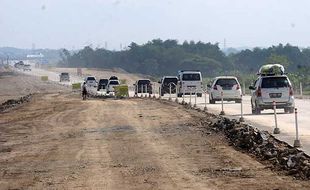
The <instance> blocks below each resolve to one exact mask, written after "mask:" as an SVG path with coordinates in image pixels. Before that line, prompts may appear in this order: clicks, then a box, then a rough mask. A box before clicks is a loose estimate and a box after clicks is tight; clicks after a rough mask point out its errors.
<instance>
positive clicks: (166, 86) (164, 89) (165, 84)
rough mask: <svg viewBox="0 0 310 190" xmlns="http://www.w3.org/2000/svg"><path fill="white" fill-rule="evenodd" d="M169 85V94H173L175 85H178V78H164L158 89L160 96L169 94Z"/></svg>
mask: <svg viewBox="0 0 310 190" xmlns="http://www.w3.org/2000/svg"><path fill="white" fill-rule="evenodd" d="M170 84H171V93H172V94H175V93H176V89H177V85H178V77H176V76H164V77H163V78H162V79H161V81H160V89H161V91H160V92H161V96H164V95H165V94H169V93H170Z"/></svg>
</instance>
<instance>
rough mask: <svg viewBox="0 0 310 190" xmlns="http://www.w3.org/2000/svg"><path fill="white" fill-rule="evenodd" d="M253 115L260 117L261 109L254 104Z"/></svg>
mask: <svg viewBox="0 0 310 190" xmlns="http://www.w3.org/2000/svg"><path fill="white" fill-rule="evenodd" d="M255 114H256V115H260V114H261V109H260V108H259V107H258V106H257V105H256V104H255Z"/></svg>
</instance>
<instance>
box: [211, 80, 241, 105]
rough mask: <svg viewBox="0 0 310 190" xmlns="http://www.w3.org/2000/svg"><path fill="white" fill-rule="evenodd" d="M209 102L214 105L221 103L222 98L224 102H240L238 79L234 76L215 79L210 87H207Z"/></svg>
mask: <svg viewBox="0 0 310 190" xmlns="http://www.w3.org/2000/svg"><path fill="white" fill-rule="evenodd" d="M208 89H209V90H208V91H209V102H210V104H215V102H216V101H221V100H222V96H223V100H224V101H235V102H236V103H240V102H241V93H242V92H241V88H240V83H239V81H238V79H237V78H236V77H234V76H220V77H216V78H215V79H214V80H213V82H212V84H211V85H208Z"/></svg>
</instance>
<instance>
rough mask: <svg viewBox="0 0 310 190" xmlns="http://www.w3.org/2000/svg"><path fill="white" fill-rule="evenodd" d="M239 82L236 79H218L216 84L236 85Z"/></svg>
mask: <svg viewBox="0 0 310 190" xmlns="http://www.w3.org/2000/svg"><path fill="white" fill-rule="evenodd" d="M236 84H238V83H237V81H236V79H218V80H217V81H216V84H215V85H219V86H234V85H236Z"/></svg>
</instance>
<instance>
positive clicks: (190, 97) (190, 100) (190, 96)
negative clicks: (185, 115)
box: [189, 88, 192, 106]
mask: <svg viewBox="0 0 310 190" xmlns="http://www.w3.org/2000/svg"><path fill="white" fill-rule="evenodd" d="M189 91H190V93H189V105H190V106H192V88H190V90H189Z"/></svg>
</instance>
